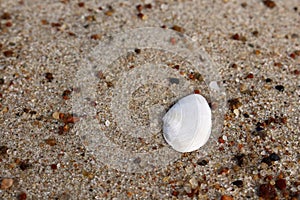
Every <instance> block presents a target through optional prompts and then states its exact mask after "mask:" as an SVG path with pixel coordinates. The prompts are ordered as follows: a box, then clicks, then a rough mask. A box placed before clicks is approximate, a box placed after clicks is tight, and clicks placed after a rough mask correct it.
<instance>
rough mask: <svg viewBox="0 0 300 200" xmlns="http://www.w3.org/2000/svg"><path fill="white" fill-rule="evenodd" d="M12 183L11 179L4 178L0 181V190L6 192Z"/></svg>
mask: <svg viewBox="0 0 300 200" xmlns="http://www.w3.org/2000/svg"><path fill="white" fill-rule="evenodd" d="M13 183H14V180H13V179H12V178H4V179H2V181H1V190H7V189H8V188H10V187H11V186H12V185H13Z"/></svg>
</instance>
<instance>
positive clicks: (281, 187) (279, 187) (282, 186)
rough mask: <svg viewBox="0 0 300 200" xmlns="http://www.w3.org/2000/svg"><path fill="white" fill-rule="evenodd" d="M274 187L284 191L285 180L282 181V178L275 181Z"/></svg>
mask: <svg viewBox="0 0 300 200" xmlns="http://www.w3.org/2000/svg"><path fill="white" fill-rule="evenodd" d="M275 186H276V187H277V188H278V189H279V190H285V189H286V180H285V179H283V178H281V179H278V180H276V184H275Z"/></svg>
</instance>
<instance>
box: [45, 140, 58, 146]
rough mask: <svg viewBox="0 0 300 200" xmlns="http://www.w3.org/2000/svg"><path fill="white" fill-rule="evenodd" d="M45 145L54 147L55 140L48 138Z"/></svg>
mask: <svg viewBox="0 0 300 200" xmlns="http://www.w3.org/2000/svg"><path fill="white" fill-rule="evenodd" d="M45 143H46V144H48V145H50V146H54V145H56V139H54V138H48V139H46V140H45Z"/></svg>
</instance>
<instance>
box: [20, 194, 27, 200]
mask: <svg viewBox="0 0 300 200" xmlns="http://www.w3.org/2000/svg"><path fill="white" fill-rule="evenodd" d="M18 199H19V200H26V199H27V195H26V193H25V192H21V193H20V194H19V198H18Z"/></svg>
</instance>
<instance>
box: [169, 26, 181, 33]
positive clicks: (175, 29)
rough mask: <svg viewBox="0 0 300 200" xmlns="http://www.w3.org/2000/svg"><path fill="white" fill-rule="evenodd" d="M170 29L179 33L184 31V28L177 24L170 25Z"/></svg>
mask: <svg viewBox="0 0 300 200" xmlns="http://www.w3.org/2000/svg"><path fill="white" fill-rule="evenodd" d="M171 29H173V30H174V31H177V32H180V33H183V32H184V29H183V28H182V27H180V26H177V25H174V26H172V27H171Z"/></svg>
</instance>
